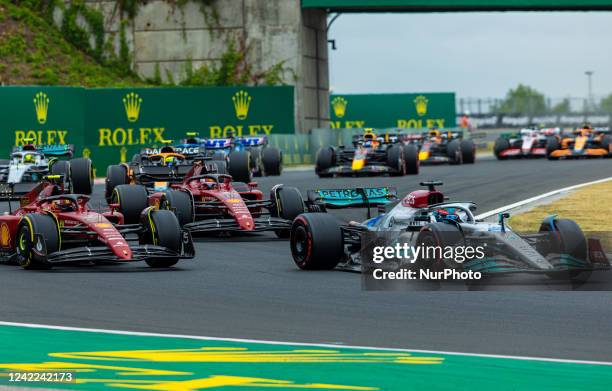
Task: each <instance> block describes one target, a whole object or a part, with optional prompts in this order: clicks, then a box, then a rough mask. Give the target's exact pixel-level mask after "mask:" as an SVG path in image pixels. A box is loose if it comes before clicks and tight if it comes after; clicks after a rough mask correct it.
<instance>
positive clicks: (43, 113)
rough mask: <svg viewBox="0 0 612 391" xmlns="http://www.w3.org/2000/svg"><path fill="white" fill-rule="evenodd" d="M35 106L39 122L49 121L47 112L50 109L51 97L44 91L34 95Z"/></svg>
mask: <svg viewBox="0 0 612 391" xmlns="http://www.w3.org/2000/svg"><path fill="white" fill-rule="evenodd" d="M34 108H35V109H36V119H37V120H38V123H39V124H44V123H45V122H47V112H48V111H49V97H48V96H47V94H45V93H44V92H39V93H37V94H36V95H34Z"/></svg>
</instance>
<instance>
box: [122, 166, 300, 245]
mask: <svg viewBox="0 0 612 391" xmlns="http://www.w3.org/2000/svg"><path fill="white" fill-rule="evenodd" d="M270 193H271V194H270V198H269V199H264V196H263V193H262V192H261V191H260V190H259V189H257V184H256V183H252V182H251V183H248V184H246V183H243V182H233V181H232V177H231V176H230V175H226V174H210V173H206V170H205V167H204V166H203V165H202V164H195V165H194V167H193V168H192V170H191V171H190V172H189V173H188V174H187V175H186V176H185V179H184V180H183V181H182V182H181V183H180V184H171V185H170V186H169V187H168V188H167V189H166V190H164V191H153V192H149V191H148V190H147V189H146V188H145V187H143V186H138V185H120V186H117V187H116V188H115V190H114V192H113V196H112V198H111V203H112V205H117V208H118V210H119V211H121V212H122V214H123V215H124V216H125V217H126V219H127V220H128V222H129V221H131V220H134V219H136V218H137V216H139V215H140V213H141V210H143V209H144V208H146V207H150V206H153V207H155V208H159V209H166V210H172V211H174V212H175V213H176V215H177V217H178V220H179V222H180V224H181V226H182V227H183V229H185V230H187V231H189V232H192V233H229V232H257V231H274V232H275V233H276V235H277V236H279V237H283V238H284V237H288V236H289V231H290V229H291V223H292V221H293V219H294V218H295V217H296V216H298V215H299V214H301V213H303V212H304V210H305V204H304V201H303V199H302V196H301V194H300V192H299V190H298V189H296V188H294V187H287V186H283V185H277V186H274V187H273V188H272V190H271V192H270Z"/></svg>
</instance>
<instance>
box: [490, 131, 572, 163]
mask: <svg viewBox="0 0 612 391" xmlns="http://www.w3.org/2000/svg"><path fill="white" fill-rule="evenodd" d="M559 134H561V129H560V128H545V129H538V128H525V129H521V130H520V132H519V133H503V134H502V135H501V136H500V137H499V138H498V139H497V140H495V144H494V146H493V153H494V154H495V156H496V157H497V158H498V159H499V160H504V159H508V158H521V157H545V156H546V143H547V140H548V138H549V137H551V136H555V135H559Z"/></svg>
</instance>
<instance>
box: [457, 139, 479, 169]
mask: <svg viewBox="0 0 612 391" xmlns="http://www.w3.org/2000/svg"><path fill="white" fill-rule="evenodd" d="M460 147H461V159H462V160H463V163H464V164H474V162H475V161H476V145H474V141H472V140H462V141H461V143H460Z"/></svg>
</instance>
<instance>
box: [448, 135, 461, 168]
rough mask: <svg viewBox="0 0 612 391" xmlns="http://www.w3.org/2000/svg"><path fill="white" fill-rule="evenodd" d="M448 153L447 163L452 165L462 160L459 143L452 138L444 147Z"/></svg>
mask: <svg viewBox="0 0 612 391" xmlns="http://www.w3.org/2000/svg"><path fill="white" fill-rule="evenodd" d="M446 151H447V153H448V163H449V164H452V165H459V164H461V162H462V155H461V145H460V144H459V141H457V140H452V141H451V142H449V143H448V145H447V147H446Z"/></svg>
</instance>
